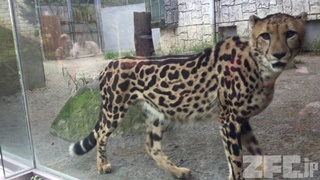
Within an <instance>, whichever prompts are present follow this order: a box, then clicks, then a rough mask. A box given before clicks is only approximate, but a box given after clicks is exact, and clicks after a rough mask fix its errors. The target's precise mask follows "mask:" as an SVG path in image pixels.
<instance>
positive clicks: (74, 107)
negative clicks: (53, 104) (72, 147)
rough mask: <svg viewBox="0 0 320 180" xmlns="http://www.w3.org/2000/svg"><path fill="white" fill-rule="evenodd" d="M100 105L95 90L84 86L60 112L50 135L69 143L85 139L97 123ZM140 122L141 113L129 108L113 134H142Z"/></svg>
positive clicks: (96, 90)
mask: <svg viewBox="0 0 320 180" xmlns="http://www.w3.org/2000/svg"><path fill="white" fill-rule="evenodd" d="M100 103H101V98H100V93H99V91H98V89H97V88H91V87H89V86H86V87H84V88H82V89H80V90H79V91H78V92H77V93H76V94H75V96H73V97H71V98H70V99H69V100H68V101H67V102H66V103H65V105H64V106H63V107H62V109H61V110H60V112H59V114H58V115H57V117H56V118H55V120H54V122H53V123H52V125H51V128H50V132H51V134H53V135H55V136H58V137H60V138H62V139H64V140H67V141H71V142H73V141H77V140H80V139H82V138H84V137H86V136H87V135H88V134H89V133H90V132H91V131H92V129H93V128H94V127H95V124H96V122H97V121H98V117H99V111H100ZM142 122H144V118H143V115H142V113H141V112H140V111H139V110H138V109H137V108H136V107H131V108H129V110H128V112H127V113H126V116H125V118H124V119H123V121H122V123H121V124H120V125H119V127H118V128H117V130H116V132H115V133H116V134H122V133H123V132H143V131H144V128H140V127H141V126H143V125H142ZM143 124H144V123H143ZM142 129H143V130H142Z"/></svg>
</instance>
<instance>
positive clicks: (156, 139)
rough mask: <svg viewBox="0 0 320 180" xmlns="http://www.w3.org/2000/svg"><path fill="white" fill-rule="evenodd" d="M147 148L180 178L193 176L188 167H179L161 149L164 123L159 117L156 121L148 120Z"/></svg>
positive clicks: (151, 154)
mask: <svg viewBox="0 0 320 180" xmlns="http://www.w3.org/2000/svg"><path fill="white" fill-rule="evenodd" d="M147 125H148V126H147V135H146V150H147V152H148V154H150V156H151V157H152V158H153V159H154V160H155V161H156V163H157V165H158V166H159V167H161V168H162V169H164V170H166V171H169V172H170V173H171V174H172V175H173V176H175V177H176V178H179V179H189V178H191V171H190V170H189V169H187V168H183V167H177V166H176V165H174V164H173V163H172V162H171V161H170V160H169V159H168V157H167V156H166V155H165V154H164V153H163V152H162V150H161V140H162V135H163V130H164V127H163V126H164V124H163V122H161V121H160V120H159V119H155V120H154V121H148V120H147Z"/></svg>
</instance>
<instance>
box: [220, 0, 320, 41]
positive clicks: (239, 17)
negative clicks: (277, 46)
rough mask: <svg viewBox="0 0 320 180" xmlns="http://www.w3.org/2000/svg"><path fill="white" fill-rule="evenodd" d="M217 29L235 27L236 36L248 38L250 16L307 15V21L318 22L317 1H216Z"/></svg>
mask: <svg viewBox="0 0 320 180" xmlns="http://www.w3.org/2000/svg"><path fill="white" fill-rule="evenodd" d="M216 11H217V13H216V16H217V26H218V27H228V26H234V25H235V26H237V34H239V35H240V36H249V33H250V30H249V29H250V28H249V23H248V19H249V17H250V16H251V15H252V14H255V15H258V16H259V17H264V16H266V15H268V14H274V13H278V12H283V13H288V14H291V15H298V14H299V13H301V12H307V13H308V20H320V1H319V0H223V1H216Z"/></svg>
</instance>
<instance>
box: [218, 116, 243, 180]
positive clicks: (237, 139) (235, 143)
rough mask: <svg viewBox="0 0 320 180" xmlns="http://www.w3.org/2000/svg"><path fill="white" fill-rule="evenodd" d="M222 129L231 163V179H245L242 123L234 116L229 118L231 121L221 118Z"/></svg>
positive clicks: (228, 159)
mask: <svg viewBox="0 0 320 180" xmlns="http://www.w3.org/2000/svg"><path fill="white" fill-rule="evenodd" d="M220 129H221V135H222V138H223V144H224V148H225V154H226V157H227V161H228V165H229V179H230V180H231V179H233V180H241V179H243V161H242V145H241V128H240V124H239V123H237V122H236V121H235V120H232V118H229V121H226V120H225V119H221V121H220Z"/></svg>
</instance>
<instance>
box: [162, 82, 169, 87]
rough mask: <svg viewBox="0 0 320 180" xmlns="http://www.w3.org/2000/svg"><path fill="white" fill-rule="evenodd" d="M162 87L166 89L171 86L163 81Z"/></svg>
mask: <svg viewBox="0 0 320 180" xmlns="http://www.w3.org/2000/svg"><path fill="white" fill-rule="evenodd" d="M160 86H161V87H164V88H168V87H169V85H168V84H167V83H166V82H165V81H162V82H161V83H160Z"/></svg>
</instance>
